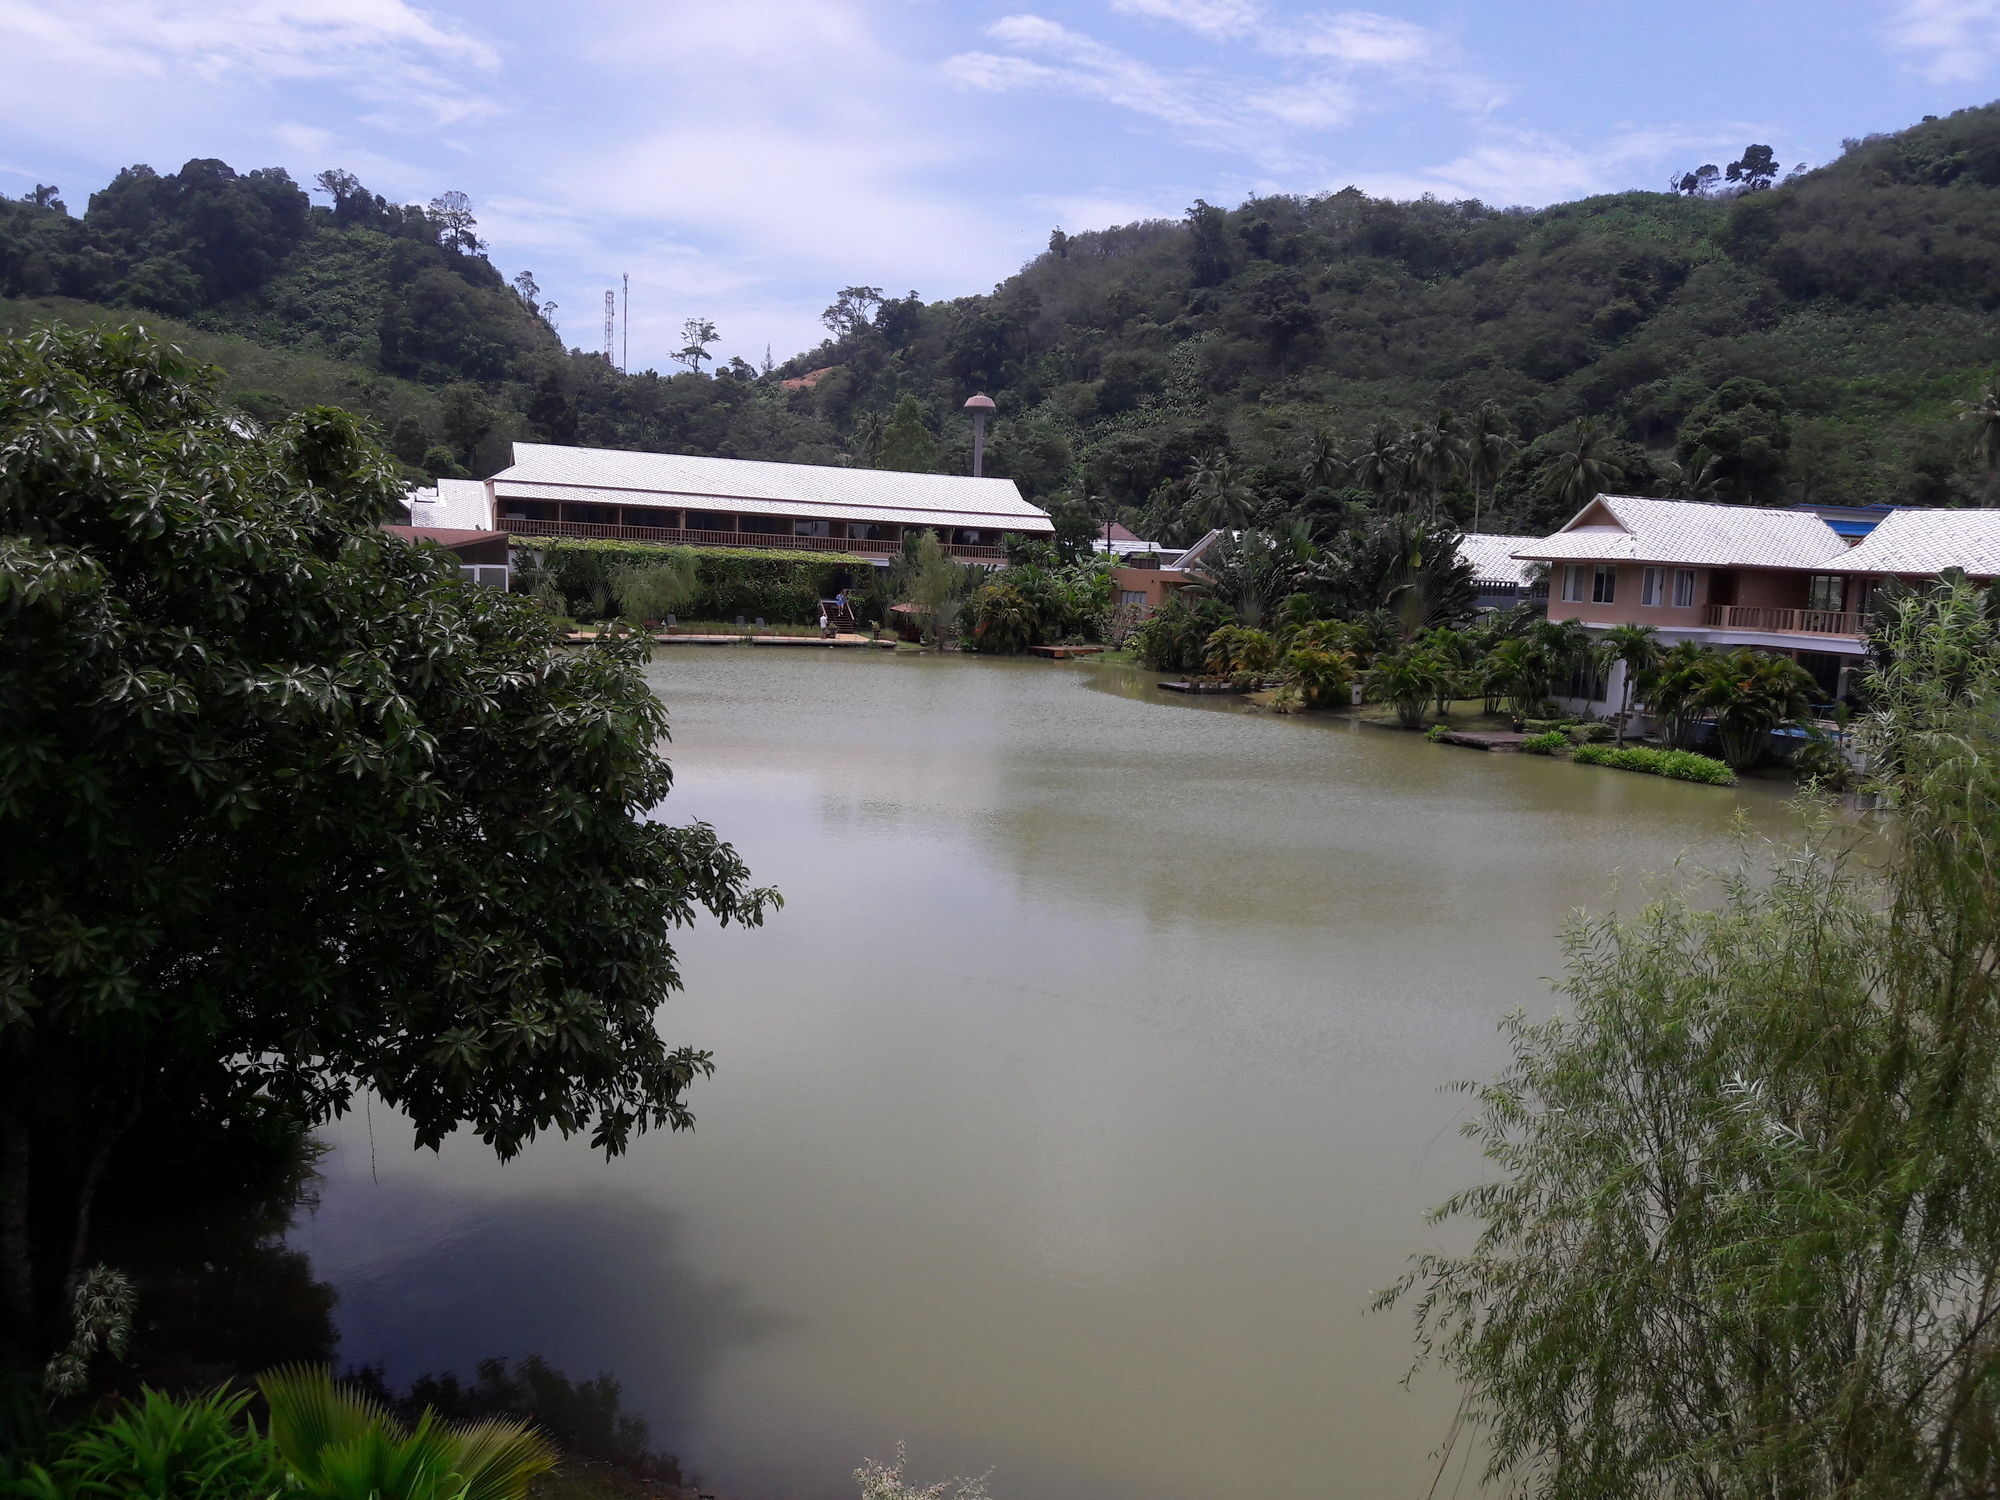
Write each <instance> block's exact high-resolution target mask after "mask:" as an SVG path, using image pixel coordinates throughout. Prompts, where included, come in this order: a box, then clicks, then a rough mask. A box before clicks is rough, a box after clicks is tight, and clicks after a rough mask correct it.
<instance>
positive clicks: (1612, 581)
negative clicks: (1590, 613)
mask: <svg viewBox="0 0 2000 1500" xmlns="http://www.w3.org/2000/svg"><path fill="white" fill-rule="evenodd" d="M1590 602H1591V603H1592V604H1616V603H1617V602H1618V570H1617V569H1616V568H1615V567H1613V566H1612V565H1611V564H1610V563H1599V564H1598V565H1597V567H1596V569H1595V571H1593V572H1592V574H1591V576H1590Z"/></svg>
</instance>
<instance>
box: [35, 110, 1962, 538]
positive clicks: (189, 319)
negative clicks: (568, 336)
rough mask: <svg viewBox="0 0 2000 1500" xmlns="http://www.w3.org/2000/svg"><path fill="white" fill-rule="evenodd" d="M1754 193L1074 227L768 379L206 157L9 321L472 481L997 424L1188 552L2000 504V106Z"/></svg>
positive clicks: (461, 214)
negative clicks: (1590, 518) (1998, 496)
mask: <svg viewBox="0 0 2000 1500" xmlns="http://www.w3.org/2000/svg"><path fill="white" fill-rule="evenodd" d="M1765 155H1766V156H1768V153H1766V154H1765ZM1744 163H1745V164H1748V165H1746V166H1745V168H1744V170H1743V171H1742V172H1739V173H1738V181H1737V182H1736V183H1735V184H1734V185H1733V186H1728V187H1726V188H1725V190H1724V192H1722V193H1706V192H1699V191H1698V192H1691V193H1685V194H1680V193H1645V192H1634V193H1623V194H1616V195H1611V196H1606V197H1599V198H1591V199H1585V200H1582V201H1579V202H1575V203H1566V204H1559V205H1556V206H1554V207H1550V208H1547V209H1540V210H1533V211H1529V210H1520V209H1506V208H1495V207H1491V206H1489V205H1486V204H1481V203H1477V202H1460V203H1448V202H1440V201H1437V200H1433V199H1424V200H1420V201H1417V202H1393V201H1388V200H1384V199H1374V198H1369V197H1367V196H1365V195H1363V194H1361V193H1359V192H1357V191H1355V190H1353V189H1351V188H1350V189H1347V190H1346V191H1342V192H1336V193H1330V194H1325V195H1321V196H1317V197H1310V198H1306V197H1270V198H1258V199H1254V200H1252V201H1250V202H1248V203H1245V204H1243V205H1242V206H1241V207H1239V208H1236V209H1233V210H1223V209H1220V208H1214V207H1211V206H1209V205H1206V204H1201V203H1197V204H1196V205H1195V206H1194V207H1193V208H1192V209H1190V210H1189V213H1188V215H1187V216H1186V218H1184V219H1182V220H1171V221H1157V222H1152V223H1141V224H1132V225H1126V226H1123V227H1121V228H1116V229H1109V230H1104V231H1097V232H1091V233H1085V234H1076V235H1064V234H1062V233H1061V232H1060V231H1058V232H1057V233H1056V234H1055V235H1053V236H1052V237H1051V241H1050V247H1049V249H1048V251H1047V252H1046V253H1044V254H1043V255H1041V256H1038V257H1037V258H1036V259H1035V260H1034V261H1032V262H1031V263H1029V264H1028V265H1027V266H1025V267H1023V268H1022V270H1021V271H1020V273H1019V274H1017V275H1015V276H1013V277H1011V278H1009V279H1008V280H1007V281H1006V282H1004V283H1002V284H1001V285H1000V286H998V287H996V288H995V289H994V291H993V292H992V293H991V294H989V295H985V296H977V297H966V298H959V299H956V300H953V301H948V302H936V303H925V302H923V301H922V300H921V299H920V298H919V297H917V296H916V294H914V293H912V294H911V295H910V296H908V297H904V298H897V297H886V298H885V297H884V296H882V294H881V292H880V291H879V290H878V289H875V288H871V287H866V286H857V287H850V288H847V289H846V290H844V291H843V292H841V293H839V294H838V296H837V297H836V298H835V301H834V304H833V306H831V307H830V308H829V309H828V324H829V327H830V328H832V329H834V330H835V332H834V334H833V336H831V337H830V338H829V339H828V340H827V341H826V342H825V343H824V344H822V345H821V346H820V347H818V348H816V349H814V350H811V351H808V352H805V353H802V354H800V355H799V356H797V357H796V358H794V359H793V360H791V361H789V362H788V363H787V364H785V365H784V366H781V367H780V368H779V369H778V370H777V371H775V372H773V373H772V374H769V375H760V374H759V372H757V371H755V370H752V369H751V368H750V367H748V366H747V365H743V364H741V363H740V362H736V363H734V364H733V365H732V366H730V367H728V368H725V369H723V370H721V371H719V372H716V373H715V374H713V375H710V374H694V373H684V374H680V375H675V376H672V377H667V376H661V375H654V374H650V373H648V374H641V375H632V376H627V375H622V374H620V373H619V372H617V371H615V370H613V369H611V368H609V367H608V366H607V365H606V364H605V363H604V361H603V360H601V359H598V358H596V357H594V356H590V355H584V354H580V353H574V352H567V351H564V350H563V349H562V348H561V345H560V341H559V340H558V339H557V337H556V336H555V334H554V332H553V331H552V330H551V329H550V327H549V325H548V324H547V323H546V322H545V321H544V320H543V318H542V317H541V315H540V313H539V311H538V310H537V307H536V305H535V293H534V289H533V287H532V284H528V285H524V286H520V287H516V286H512V285H509V284H508V283H507V282H505V281H504V280H503V278H502V277H501V276H500V274H499V272H498V271H496V270H495V269H494V268H493V266H492V265H491V263H490V262H489V261H487V259H486V257H485V256H484V254H483V253H482V247H481V246H480V244H479V241H478V240H477V237H476V227H477V226H476V224H475V223H474V222H473V220H472V217H471V213H470V210H469V207H468V206H467V205H465V204H464V203H463V201H462V200H461V199H456V198H455V197H452V196H450V195H447V196H446V197H444V198H440V199H438V200H434V201H433V203H432V204H431V205H430V206H429V207H427V208H417V207H413V206H406V205H393V204H388V203H386V202H385V201H384V200H382V199H380V198H378V197H375V196H374V195H371V194H369V193H367V192H366V190H365V189H363V188H362V187H361V186H360V184H358V183H356V182H354V180H353V179H352V178H351V177H347V176H345V174H339V173H329V174H324V175H323V176H322V178H321V179H320V184H321V189H322V190H321V193H320V196H321V198H322V199H324V200H326V201H323V202H320V203H317V204H316V203H314V202H313V201H312V200H311V199H310V198H309V197H308V195H307V194H306V193H304V192H303V191H302V190H300V189H299V188H298V187H297V186H296V185H294V184H293V183H292V182H291V180H290V179H289V178H287V177H286V176H285V175H284V174H283V173H282V172H273V171H262V172H251V173H247V174H241V175H239V174H237V173H235V172H233V171H231V169H229V168H228V167H226V166H224V165H223V164H221V163H219V162H199V161H198V162H191V163H189V164H188V165H187V166H186V167H185V168H183V169H182V170H181V172H179V173H176V174H173V175H172V176H160V175H158V174H154V173H152V172H150V171H149V170H148V169H144V168H132V169H128V170H127V171H126V172H123V173H121V174H120V175H119V177H118V178H117V180H115V181H114V182H113V183H112V184H111V185H110V186H108V187H107V188H106V189H104V190H103V191H102V192H99V193H96V194H94V195H92V197H91V199H90V203H89V207H88V209H87V211H86V212H85V213H83V214H82V215H80V216H72V215H70V214H68V213H67V212H64V211H61V210H60V209H59V208H58V207H56V206H53V205H50V204H47V203H37V202H22V203H9V204H5V205H0V293H4V294H5V296H6V297H7V298H8V299H10V300H9V302H8V304H7V306H6V308H5V309H4V315H5V318H6V323H7V326H9V327H18V326H20V325H22V324H23V323H25V322H27V321H29V320H30V319H32V318H33V317H35V316H40V315H43V314H45V313H47V312H51V311H53V312H61V313H64V314H65V315H69V314H76V313H78V312H79V311H80V308H79V304H88V305H89V307H91V308H94V309H98V310H99V311H98V312H96V313H91V314H86V315H92V316H105V315H110V313H107V312H106V311H104V310H113V311H115V312H116V313H117V314H118V315H129V314H130V313H131V312H135V311H136V312H141V313H145V314H147V315H148V316H149V317H150V318H151V319H152V320H153V321H160V320H161V316H162V315H164V316H165V317H166V318H170V319H173V320H177V321H176V322H174V323H170V324H168V325H167V326H168V328H169V330H170V331H171V332H173V333H174V334H175V336H176V337H185V339H186V341H187V342H188V343H189V344H190V345H191V346H192V347H194V348H196V349H198V350H199V351H200V352H201V353H203V354H204V355H205V356H206V357H209V358H213V359H215V360H216V361H217V362H219V363H221V364H222V365H223V366H224V367H225V368H226V369H227V370H228V371H229V372H230V383H231V389H232V391H234V392H236V393H237V395H238V399H239V400H240V401H242V402H243V403H244V404H245V405H246V406H248V407H250V408H251V409H252V410H260V409H261V410H272V409H279V408H282V407H283V406H286V405H297V404H303V403H306V402H309V401H315V400H327V399H331V400H336V401H339V402H341V403H342V404H346V405H350V406H353V407H355V408H357V409H359V410H362V411H364V412H366V413H368V414H369V415H370V416H372V417H374V418H375V419H376V420H377V421H378V422H380V423H381V424H382V427H383V431H384V433H385V435H386V436H387V437H388V438H389V439H390V441H391V443H392V445H393V446H394V447H395V449H396V451H397V452H398V454H399V456H401V457H402V458H403V459H404V460H405V461H406V462H408V463H411V464H412V465H418V466H423V467H426V468H428V469H429V470H430V471H432V472H453V471H454V470H455V469H458V468H462V469H464V470H467V471H471V472H480V471H483V470H486V469H489V468H491V467H493V466H495V465H496V464H497V463H498V462H499V461H500V460H501V458H502V456H503V454H504V443H505V442H506V440H508V439H510V438H514V437H527V438H539V439H544V440H549V441H560V442H580V443H585V444H601V445H616V446H628V447H642V448H653V449H659V450H662V451H680V452H700V453H714V454H720V455H723V456H756V457H768V458H778V459H792V460H799V461H809V462H856V463H872V464H879V465H882V466H885V467H886V466H895V467H928V466H931V465H938V466H941V467H944V468H947V469H958V470H960V471H962V469H963V466H964V464H965V463H966V461H967V458H966V453H965V442H966V439H965V434H964V431H963V425H964V424H963V423H962V421H960V420H959V419H958V418H957V417H956V408H957V406H958V404H959V403H960V402H962V401H963V399H964V397H965V396H966V395H967V394H968V393H969V392H970V391H971V390H973V389H984V390H985V391H987V392H988V393H989V394H990V395H992V396H994V397H995V399H996V400H997V401H998V402H999V413H998V419H997V421H996V423H995V430H994V441H993V447H992V451H991V467H992V469H993V470H994V471H996V472H1000V473H1005V474H1008V475H1011V476H1012V477H1015V478H1016V479H1018V480H1020V481H1021V483H1022V485H1023V487H1024V489H1026V490H1027V491H1028V492H1029V493H1030V494H1032V495H1034V496H1035V497H1036V498H1038V499H1040V500H1042V501H1043V502H1044V503H1048V504H1051V505H1052V506H1055V507H1057V508H1058V509H1060V510H1062V511H1064V512H1065V513H1067V514H1069V515H1071V516H1072V517H1074V518H1075V519H1077V520H1078V522H1079V524H1081V523H1082V521H1083V518H1084V517H1085V516H1086V515H1089V514H1098V515H1101V514H1104V513H1106V512H1107V511H1111V510H1117V511H1120V512H1122V513H1123V514H1124V515H1125V516H1126V518H1127V519H1128V520H1129V521H1131V522H1133V523H1134V524H1137V525H1140V526H1143V527H1145V528H1148V529H1150V530H1153V531H1155V532H1159V533H1162V534H1165V535H1168V536H1173V535H1180V534H1185V533H1187V532H1189V531H1191V530H1194V529H1196V528H1197V527H1199V526H1201V525H1203V524H1205V523H1207V522H1209V521H1211V520H1214V519H1217V518H1219V517H1223V516H1228V515H1233V514H1256V515H1259V516H1262V517H1263V518H1265V519H1276V518H1278V517H1279V516H1282V515H1286V514H1299V513H1303V514H1305V515H1307V516H1308V517H1311V516H1320V517H1325V518H1329V519H1333V518H1338V517H1341V516H1344V515H1348V514H1351V513H1352V511H1351V507H1353V506H1356V505H1366V506H1369V507H1373V508H1378V509H1382V508H1386V509H1393V508H1398V507H1401V506H1405V505H1412V504H1418V503H1423V504H1436V505H1439V506H1442V507H1443V508H1444V509H1446V510H1448V511H1450V512H1451V513H1453V514H1455V515H1456V516H1458V517H1459V518H1460V519H1461V520H1464V521H1469V520H1470V519H1471V518H1472V515H1473V510H1474V507H1475V505H1477V506H1478V507H1479V508H1480V518H1481V521H1482V524H1485V525H1486V526H1488V527H1489V528H1490V527H1492V526H1495V525H1498V526H1507V527H1520V528H1523V529H1534V528H1538V527H1544V526H1547V525H1549V524H1552V523H1553V522H1554V521H1555V520H1557V519H1559V517H1560V516H1561V515H1562V514H1563V513H1564V512H1565V511H1566V510H1567V509H1568V507H1569V505H1570V502H1571V500H1572V499H1573V497H1574V495H1575V493H1576V492H1577V490H1578V488H1579V486H1581V485H1585V484H1602V485H1604V486H1606V487H1615V488H1623V489H1627V490H1631V491H1634V492H1639V493H1663V494H1664V493H1672V494H1691V495H1701V496H1708V497H1713V498H1718V499H1724V500H1739V501H1761V502H1783V501H1788V500H1801V499H1811V500H1825V501H1850V502H1873V501H1908V502H1915V503H1922V504H1983V503H1988V502H1989V499H1990V498H1991V497H1992V495H1993V484H1992V478H1993V476H1992V472H1991V469H1990V467H1989V465H1988V463H1987V461H1986V460H1987V458H1989V457H1992V456H1995V455H1996V454H2000V443H1996V442H1993V441H1988V442H1986V443H1984V444H1983V445H1982V444H1981V443H1980V441H1979V439H1980V438H1981V437H1982V436H1987V437H1989V438H2000V409H1996V410H1995V411H1994V412H1993V414H1992V416H1991V418H1990V421H1991V423H1992V427H1991V428H1990V429H1989V428H1988V427H1987V425H1986V424H1984V423H1981V422H1979V421H1972V422H1968V421H1965V420H1961V418H1962V416H1963V415H1964V414H1965V413H1964V411H1963V409H1962V408H1961V407H1960V406H1959V405H1958V404H1957V403H1960V402H1968V403H1972V404H1974V405H1977V404H1978V403H1979V402H1980V401H1981V399H1982V398H1983V396H1984V393H1985V392H1986V391H1987V389H1988V388H1989V387H1990V386H1991V385H1992V383H1993V380H1994V372H1995V370H1996V367H2000V324H1996V321H1995V316H1994V314H1995V309H1996V306H2000V108H1996V107H1993V106H1988V107H1984V108H1979V109H1970V110H1964V111H1960V112H1959V113H1957V114H1955V115H1952V116H1950V117H1948V118H1944V119H1934V120H1927V121H1925V122H1924V123H1922V124H1920V125H1917V126H1915V127H1913V128H1911V129H1909V130H1907V131H1903V132H1900V133H1898V134H1895V135H1890V136H1882V137H1877V138H1873V139H1869V140H1865V141H1856V142H1849V143H1848V145H1847V149H1846V150H1845V151H1844V153H1843V154H1842V156H1841V157H1840V158H1839V159H1838V160H1836V161H1834V162H1833V163H1831V164H1829V165H1827V166H1825V167H1822V168H1819V169H1818V170H1815V171H1812V172H1807V173H1794V174H1793V175H1792V176H1791V177H1789V178H1786V179H1785V180H1783V181H1781V182H1780V181H1774V178H1775V175H1776V174H1775V172H1773V171H1770V170H1767V167H1768V165H1769V164H1768V163H1767V162H1762V161H1760V159H1759V158H1758V156H1757V153H1756V151H1755V150H1754V149H1753V150H1752V151H1750V152H1746V155H1745V158H1744ZM1704 181H1706V183H1707V185H1709V186H1710V187H1712V186H1713V184H1714V183H1716V182H1724V181H1726V179H1724V178H1722V177H1720V176H1718V175H1717V174H1714V173H1710V174H1707V178H1706V179H1703V178H1701V177H1698V176H1696V175H1695V174H1690V179H1689V185H1690V186H1695V185H1697V184H1698V183H1703V182H1704ZM44 196H46V195H44ZM50 299H68V300H67V301H52V300H50ZM829 367H831V372H830V373H828V374H825V375H824V376H822V377H821V378H819V379H818V380H817V382H816V383H815V384H814V385H813V386H812V387H811V388H810V389H806V390H799V391H793V392H786V391H784V390H783V389H782V388H781V387H780V386H779V385H778V380H779V379H781V378H783V377H785V376H787V375H796V374H803V373H807V372H810V371H814V370H823V369H828V368H829ZM1982 455H1984V456H1982Z"/></svg>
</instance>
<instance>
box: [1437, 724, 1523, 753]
mask: <svg viewBox="0 0 2000 1500" xmlns="http://www.w3.org/2000/svg"><path fill="white" fill-rule="evenodd" d="M1526 738H1527V736H1526V735H1525V734H1515V733H1514V732H1513V731H1512V730H1507V729H1453V730H1448V731H1447V732H1445V733H1444V734H1441V735H1439V736H1438V740H1439V742H1440V743H1442V744H1446V745H1464V746H1466V747H1468V748H1470V749H1473V750H1518V749H1520V748H1521V741H1523V740H1525V739H1526Z"/></svg>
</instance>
